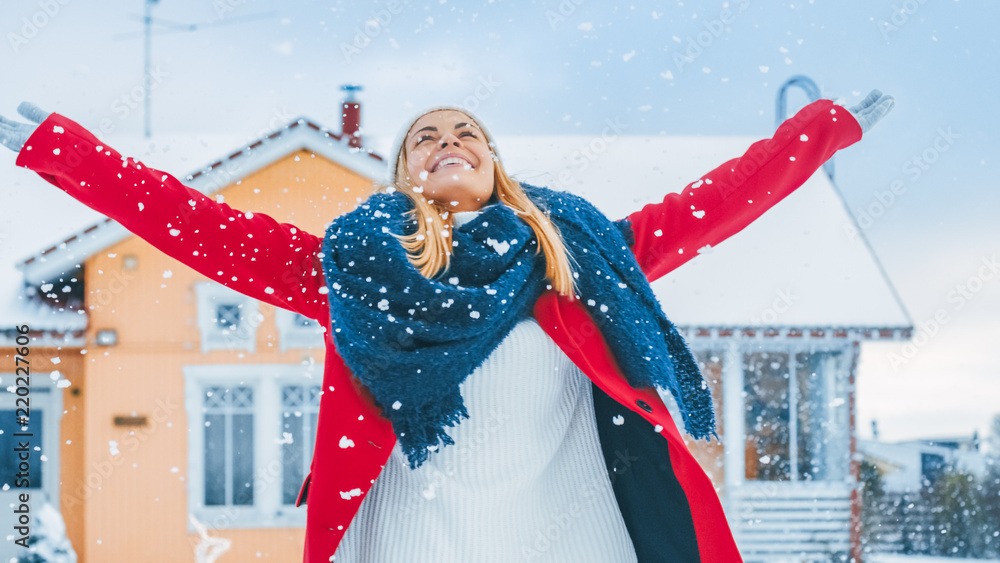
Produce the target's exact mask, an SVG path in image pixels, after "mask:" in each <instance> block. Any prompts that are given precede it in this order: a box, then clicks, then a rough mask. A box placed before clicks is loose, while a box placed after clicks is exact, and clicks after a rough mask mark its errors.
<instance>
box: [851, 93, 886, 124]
mask: <svg viewBox="0 0 1000 563" xmlns="http://www.w3.org/2000/svg"><path fill="white" fill-rule="evenodd" d="M895 105H896V100H895V98H893V97H892V96H886V95H885V94H883V93H882V92H879V91H878V90H872V91H871V93H870V94H868V97H866V98H865V99H863V100H861V103H860V104H858V105H856V106H853V107H849V108H847V111H849V112H851V115H853V116H854V118H855V119H857V120H858V123H859V124H860V125H861V133H862V134H864V133H867V132H868V130H869V129H871V128H872V126H873V125H875V124H876V123H878V121H879V120H880V119H882V118H883V117H885V114H887V113H889V110H891V109H892V107H893V106H895Z"/></svg>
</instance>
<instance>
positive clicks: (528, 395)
mask: <svg viewBox="0 0 1000 563" xmlns="http://www.w3.org/2000/svg"><path fill="white" fill-rule="evenodd" d="M476 215H478V212H477V211H466V212H458V213H455V225H456V226H458V225H460V224H463V223H465V222H467V221H470V220H473V219H474V218H475V216H476ZM460 389H461V392H462V398H463V400H464V401H465V406H466V409H467V410H468V412H469V418H468V419H464V420H462V422H461V423H459V424H458V425H457V426H454V427H449V428H448V429H447V432H448V435H449V436H451V437H452V438H453V439H454V440H455V444H454V445H451V446H444V447H442V448H440V449H439V450H438V451H436V452H434V453H433V454H432V455H431V456H430V458H429V460H428V461H427V462H425V463H424V464H423V465H421V466H420V467H418V468H417V469H416V470H410V468H409V465H408V463H407V461H406V456H405V455H403V452H402V451H401V449H400V447H399V444H398V443H397V444H396V447H395V448H394V449H393V452H392V454H391V455H390V457H389V459H388V460H387V462H386V466H385V468H384V469H383V470H382V474H381V475H380V476H379V478H378V479H377V480H376V482H375V484H374V485H373V486H372V488H371V490H370V491H369V492H368V495H367V496H366V497H365V499H364V500H363V501H362V503H361V507H360V509H359V510H358V513H357V514H356V515H355V517H354V520H353V521H352V523H351V525H350V527H349V528H348V530H347V532H346V534H345V536H344V538H343V540H342V541H341V543H340V546H339V547H338V549H337V553H336V556H335V558H334V561H335V562H336V563H371V562H378V563H404V562H405V563H422V562H426V563H442V562H456V563H458V562H473V561H475V562H483V563H489V562H498V563H499V562H510V561H537V562H570V561H572V562H587V561H593V562H595V563H596V562H600V563H633V562H635V561H636V555H635V550H634V548H633V546H632V540H631V538H630V537H629V535H628V531H627V529H626V528H625V523H624V521H623V520H622V516H621V512H620V511H619V510H618V505H617V502H616V501H615V496H614V493H613V491H612V489H611V482H610V480H609V478H608V474H607V471H606V469H605V465H604V460H603V456H602V453H601V446H600V442H599V441H598V435H597V424H596V421H595V420H594V405H593V395H592V391H591V384H590V380H589V379H588V378H587V376H586V375H585V374H584V373H583V372H581V371H580V369H579V368H578V367H576V365H574V364H573V362H572V361H571V360H570V359H569V358H568V357H567V356H566V354H565V353H563V351H562V350H560V349H559V347H558V346H557V345H556V344H555V342H553V341H552V339H551V338H550V337H549V336H548V335H547V334H546V333H545V331H544V330H542V328H541V327H540V326H539V325H538V323H537V322H536V321H535V320H534V319H533V318H526V319H523V320H522V321H520V322H519V323H518V324H517V325H515V327H514V328H513V329H512V330H511V332H510V333H509V334H508V335H507V336H506V337H505V338H504V340H503V341H502V342H501V343H500V345H499V346H498V347H497V348H496V349H495V350H494V351H493V353H492V354H491V355H490V356H489V357H488V358H487V359H486V361H485V362H484V363H483V364H482V365H481V366H480V367H479V368H477V369H476V370H475V371H474V372H473V373H471V374H469V376H468V377H467V378H466V380H465V381H464V382H463V383H462V384H461V386H460Z"/></svg>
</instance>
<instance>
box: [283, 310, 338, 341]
mask: <svg viewBox="0 0 1000 563" xmlns="http://www.w3.org/2000/svg"><path fill="white" fill-rule="evenodd" d="M302 319H306V320H308V321H309V322H310V324H309V325H308V326H306V325H303V324H301V320H302ZM274 324H275V326H277V327H278V335H279V338H278V342H279V344H278V347H279V348H280V350H281V351H282V352H284V351H286V350H288V349H291V348H322V347H323V335H324V334H325V333H326V329H325V327H322V326H320V324H319V323H318V322H316V321H315V320H313V319H310V318H308V317H305V316H303V315H300V314H298V313H295V312H293V311H289V310H287V309H280V308H276V309H275V312H274Z"/></svg>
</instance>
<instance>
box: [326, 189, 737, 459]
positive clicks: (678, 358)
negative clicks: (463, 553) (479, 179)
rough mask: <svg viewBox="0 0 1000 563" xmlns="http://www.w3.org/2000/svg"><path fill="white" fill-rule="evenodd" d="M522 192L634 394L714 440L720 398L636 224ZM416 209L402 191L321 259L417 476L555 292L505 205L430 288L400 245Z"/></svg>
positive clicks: (340, 227) (460, 239)
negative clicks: (651, 267) (637, 250)
mask: <svg viewBox="0 0 1000 563" xmlns="http://www.w3.org/2000/svg"><path fill="white" fill-rule="evenodd" d="M521 185H522V187H523V188H524V190H525V193H526V194H527V195H528V197H530V198H531V199H532V201H534V202H535V204H536V205H538V207H539V208H540V209H542V211H543V212H545V213H547V214H548V215H549V217H550V220H552V221H553V222H554V223H555V225H556V226H557V227H558V228H559V231H560V232H561V234H562V237H563V240H564V242H565V244H566V246H567V248H568V250H569V252H570V254H571V256H572V257H573V259H574V261H575V262H576V264H577V265H578V266H577V267H575V268H574V271H575V272H576V274H577V275H578V277H577V287H578V289H579V293H580V296H581V297H582V301H583V303H585V304H586V305H587V311H588V313H589V314H590V316H591V318H592V319H593V320H594V322H595V324H596V325H597V326H598V327H600V329H601V333H602V335H603V336H604V338H605V340H606V341H607V343H608V346H609V347H610V348H611V350H612V352H613V354H614V357H615V360H616V361H617V362H618V365H619V367H620V368H621V370H622V372H624V374H625V376H626V379H627V380H628V383H629V384H630V385H632V387H634V388H650V387H654V386H657V387H660V388H662V389H669V390H670V391H671V393H673V396H674V398H675V399H676V400H677V405H678V407H679V409H680V412H681V415H682V417H683V419H684V423H685V427H686V428H687V431H688V432H689V433H690V434H691V435H692V436H695V437H696V438H706V439H707V438H708V437H709V436H712V435H716V434H715V415H714V412H713V410H712V401H711V391H710V389H709V387H708V385H707V384H706V383H705V382H704V380H703V379H702V377H701V373H700V372H699V370H698V366H697V363H696V362H695V359H694V357H693V356H692V355H691V352H690V350H689V349H688V347H687V344H686V343H685V342H684V339H683V338H682V337H681V336H680V334H678V333H677V330H676V329H675V328H674V325H673V324H672V323H671V322H670V321H669V320H667V318H666V316H664V314H663V310H662V308H661V307H660V304H659V302H658V301H657V300H656V297H655V296H654V295H653V292H652V289H651V288H650V287H649V283H648V282H647V281H646V278H645V276H644V275H643V273H642V270H641V268H640V266H639V264H638V262H637V261H636V258H635V256H634V255H633V254H632V252H630V251H629V250H628V244H629V242H628V241H630V240H632V239H631V237H632V228H631V224H630V223H629V222H628V221H627V220H624V219H623V220H621V221H616V222H612V221H610V220H609V219H608V218H607V217H606V216H605V215H604V214H603V213H601V212H600V211H599V210H598V209H597V208H596V207H594V206H593V205H592V204H591V203H589V202H588V201H586V200H585V199H583V198H581V197H579V196H576V195H573V194H570V193H568V192H561V191H556V190H551V189H548V188H542V187H535V186H531V185H528V184H524V183H522V184H521ZM412 208H413V204H412V202H411V201H410V199H409V198H408V197H407V196H406V195H404V194H402V193H400V192H398V191H394V192H392V193H376V194H374V195H372V196H371V197H370V198H369V199H368V200H367V201H366V202H365V203H363V204H362V205H360V206H359V207H358V208H356V209H355V210H353V211H351V212H349V213H346V214H344V215H341V216H340V217H338V218H337V219H335V220H334V221H333V223H332V224H331V225H330V226H329V228H328V229H327V232H326V236H325V238H324V241H323V248H322V254H321V258H322V261H323V271H324V274H325V276H326V283H327V288H328V290H329V293H328V299H329V301H330V315H331V330H332V331H333V338H334V343H335V345H336V348H337V351H338V353H339V354H340V355H341V357H343V359H344V362H345V364H346V365H347V367H348V368H350V370H351V371H352V372H353V373H354V375H355V377H357V378H358V379H359V380H360V381H361V382H362V383H363V384H364V385H365V387H367V389H368V390H369V391H370V392H371V393H372V395H373V397H374V398H375V400H376V403H377V405H378V406H379V408H381V409H382V414H383V416H384V417H385V418H386V419H388V420H389V421H390V422H391V423H392V428H393V431H394V432H395V433H396V437H397V438H398V439H399V441H400V446H401V448H402V450H403V452H404V453H405V454H406V456H407V459H409V462H410V467H411V469H412V468H416V467H417V466H419V465H420V464H422V463H423V462H424V461H425V460H426V459H427V457H428V455H429V452H433V451H436V450H437V448H438V447H439V446H438V442H439V440H440V441H441V442H442V443H444V444H454V443H455V442H454V440H453V439H452V438H451V437H450V436H448V434H447V433H446V432H445V430H444V427H445V426H454V425H456V424H457V423H459V422H461V419H462V418H468V417H469V414H468V411H466V409H465V405H464V402H463V400H462V395H461V392H460V390H459V385H460V384H461V383H462V382H463V381H464V380H465V378H466V377H467V376H468V375H469V374H470V373H472V372H473V371H474V370H475V369H476V368H477V367H478V366H479V365H480V364H482V363H483V361H484V360H485V359H486V358H487V357H488V356H489V355H490V353H491V352H492V351H493V350H494V349H495V348H496V347H497V346H498V345H499V344H500V342H501V341H502V340H503V338H504V337H505V336H506V335H507V333H508V332H510V330H511V329H512V328H513V327H514V325H515V324H517V322H518V321H520V320H522V319H524V318H525V317H527V316H529V315H530V314H531V312H532V309H533V307H534V304H535V301H536V300H537V299H538V297H539V296H540V295H541V294H542V292H544V291H545V290H546V289H547V287H546V286H547V284H548V281H547V280H546V277H545V275H546V265H545V257H544V254H541V253H539V254H537V255H536V254H535V252H536V249H537V248H538V241H537V239H536V237H535V234H534V231H532V229H531V228H530V227H529V226H528V225H527V224H526V223H525V222H524V221H522V220H521V219H520V218H518V216H517V214H516V213H515V212H514V211H513V210H512V209H510V208H509V207H507V206H506V205H504V204H502V203H495V204H492V205H487V206H485V207H483V208H482V210H481V213H480V214H479V215H478V216H476V218H475V219H473V220H472V221H469V222H468V223H466V224H464V225H462V226H461V227H459V228H457V229H454V231H453V233H452V236H451V238H452V241H453V244H454V243H457V245H455V246H453V248H452V250H453V255H452V259H451V266H450V267H449V269H448V270H447V271H445V272H442V273H439V274H438V275H437V276H435V277H434V278H432V279H428V278H425V277H424V276H423V275H421V274H420V272H419V271H418V270H417V269H416V268H415V267H414V266H413V265H412V264H411V263H410V261H409V260H408V259H407V256H406V250H405V249H404V248H403V247H402V245H401V244H400V243H399V241H397V240H396V239H395V238H394V237H393V236H392V234H391V233H396V234H412V233H414V232H416V228H417V227H416V221H415V220H414V219H411V218H409V217H410V216H408V215H405V213H406V212H407V211H409V210H410V209H412ZM716 437H718V436H717V435H716Z"/></svg>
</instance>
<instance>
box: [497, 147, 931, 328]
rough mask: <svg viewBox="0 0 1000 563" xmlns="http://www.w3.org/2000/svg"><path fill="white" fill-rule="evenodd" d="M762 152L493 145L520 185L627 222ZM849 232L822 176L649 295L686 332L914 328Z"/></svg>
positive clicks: (860, 241)
mask: <svg viewBox="0 0 1000 563" xmlns="http://www.w3.org/2000/svg"><path fill="white" fill-rule="evenodd" d="M757 140H759V139H757V138H751V137H717V136H712V137H696V136H628V135H621V136H617V137H614V136H609V139H608V140H605V139H604V138H602V137H601V136H537V137H501V136H498V137H497V144H498V145H499V149H500V153H501V154H502V155H503V157H504V165H505V167H506V169H507V172H508V173H509V174H510V175H512V176H514V177H515V178H516V179H519V180H523V181H525V182H528V183H531V184H535V185H547V186H549V187H558V188H561V189H566V190H569V191H572V192H574V193H578V194H580V195H582V196H583V197H585V198H587V199H588V200H590V201H591V202H593V203H594V204H595V205H597V206H598V207H599V208H600V209H601V210H602V211H604V213H605V214H606V215H607V216H608V217H609V218H611V219H620V218H623V217H625V216H627V215H628V214H629V213H632V212H634V211H638V210H639V209H641V208H642V206H643V205H645V204H647V203H654V202H660V201H662V200H663V197H664V196H665V195H666V194H667V193H669V192H681V191H682V190H683V189H684V188H685V187H686V186H687V185H688V184H689V183H691V182H693V181H695V180H698V179H699V178H701V177H702V175H703V174H705V173H707V172H709V171H711V170H713V169H714V168H716V167H717V166H719V165H720V164H722V163H723V162H725V161H727V160H729V159H731V158H735V157H738V156H740V155H742V154H743V153H744V152H745V151H746V149H747V148H748V147H749V146H750V144H751V143H753V142H754V141H757ZM588 155H589V156H588ZM848 227H854V230H855V231H858V232H860V231H861V229H858V228H857V227H856V226H855V223H854V221H853V218H852V217H851V215H850V214H849V212H848V211H847V209H846V208H845V205H844V203H843V201H842V199H841V198H840V196H839V194H838V192H837V189H836V187H835V186H834V185H833V183H832V182H831V181H830V179H829V177H828V176H827V175H826V173H824V172H823V171H822V170H821V171H819V172H817V173H816V174H814V175H813V176H812V177H811V178H810V179H809V180H808V181H806V183H805V184H804V185H803V186H802V187H800V188H799V189H797V190H795V191H794V192H793V193H792V194H790V195H789V196H787V197H786V198H785V199H784V200H782V201H781V202H779V203H778V204H777V205H776V206H774V207H773V208H771V209H770V210H768V211H767V212H766V213H764V215H763V216H761V217H760V218H759V219H757V220H756V221H754V222H753V223H752V224H751V225H750V226H749V227H747V228H746V229H744V230H743V231H741V232H739V233H737V234H736V235H734V236H733V237H731V238H730V239H728V240H726V241H724V242H723V243H721V244H720V245H718V246H717V247H715V248H712V249H711V250H710V251H709V252H706V253H704V254H700V255H698V256H696V257H695V258H693V259H691V261H690V262H688V263H686V264H684V265H683V266H681V267H680V268H678V269H677V270H675V271H673V272H671V273H669V274H667V275H666V276H664V277H662V278H660V279H659V280H657V281H655V282H654V283H653V284H652V287H653V289H654V291H655V292H656V295H657V297H658V298H659V300H660V302H661V304H662V305H663V308H664V311H665V312H666V313H667V316H668V318H669V319H670V320H671V321H672V322H674V324H677V325H678V326H684V327H754V326H756V327H759V328H764V327H801V328H809V327H825V328H833V327H851V328H872V329H890V331H892V329H904V328H908V327H911V326H912V324H913V323H912V322H911V321H910V319H909V316H908V314H907V312H906V310H905V309H904V307H903V305H902V303H901V302H900V300H899V298H898V296H897V295H896V292H895V290H894V289H893V287H892V285H891V282H890V281H889V280H888V279H887V277H886V276H885V275H884V273H883V271H882V269H881V266H880V265H879V263H878V260H877V258H876V256H875V255H874V254H873V253H872V252H871V250H870V248H869V247H868V245H867V242H866V241H865V240H864V238H863V236H862V235H861V234H858V235H857V236H848V235H847V232H848V231H847V230H846V229H847V228H848ZM776 300H777V301H778V302H779V305H778V306H777V307H776V306H775V302H776ZM786 302H787V306H786V305H785V303H786ZM769 311H770V312H769Z"/></svg>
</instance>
